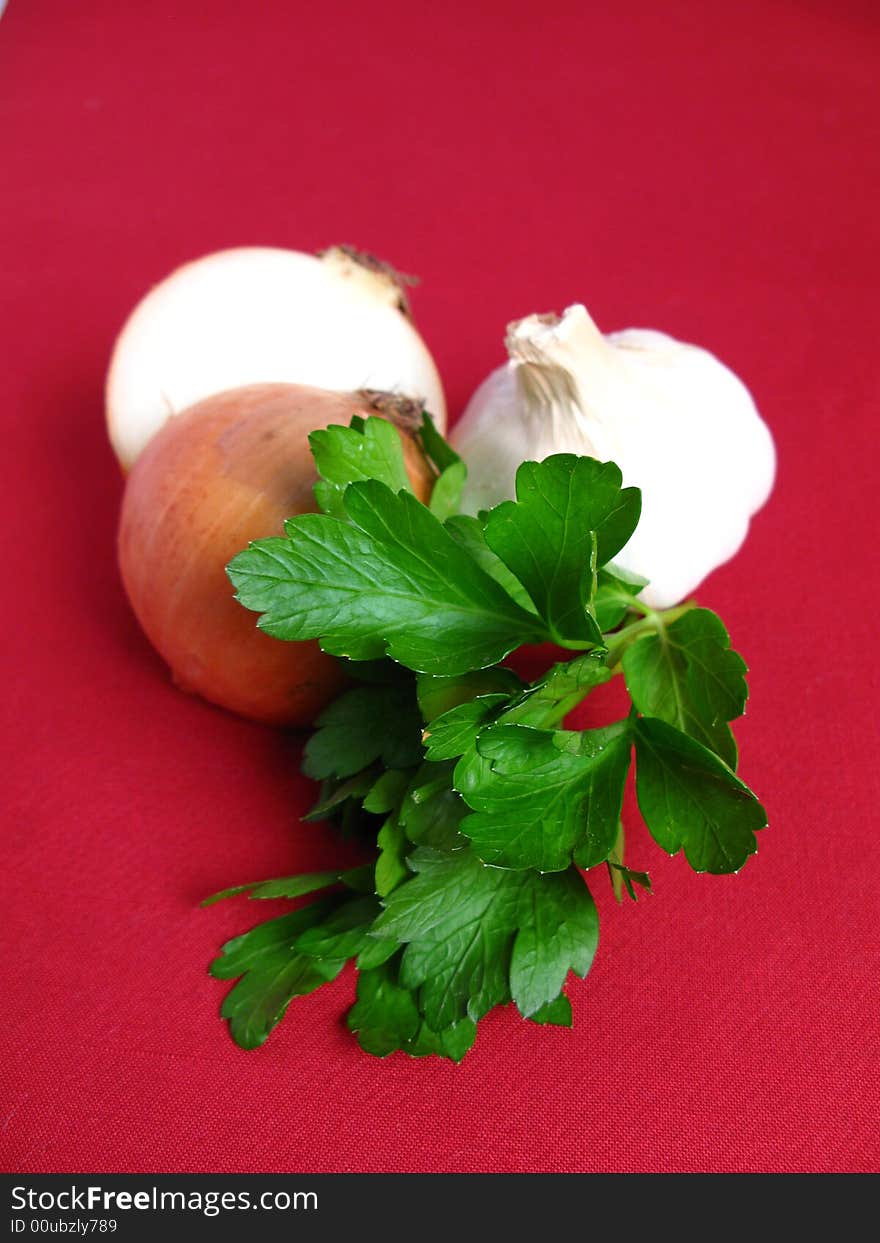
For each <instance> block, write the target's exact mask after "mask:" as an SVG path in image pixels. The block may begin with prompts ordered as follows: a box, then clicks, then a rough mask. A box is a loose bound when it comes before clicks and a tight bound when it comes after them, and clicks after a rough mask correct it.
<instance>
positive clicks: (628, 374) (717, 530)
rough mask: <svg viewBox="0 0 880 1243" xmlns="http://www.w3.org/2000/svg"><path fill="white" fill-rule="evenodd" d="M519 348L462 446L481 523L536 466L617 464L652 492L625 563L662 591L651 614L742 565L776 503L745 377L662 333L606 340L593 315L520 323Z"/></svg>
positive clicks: (510, 344)
mask: <svg viewBox="0 0 880 1243" xmlns="http://www.w3.org/2000/svg"><path fill="white" fill-rule="evenodd" d="M507 349H508V353H509V354H510V361H509V362H508V363H507V364H505V365H504V366H502V367H499V368H498V370H497V371H493V372H492V374H491V375H490V376H489V377H488V379H487V380H485V382H484V383H483V384H482V385H481V386H480V387H479V388H478V389H477V391H476V393H474V395H473V397H472V398H471V400H470V402H469V404H468V406H467V409H466V410H465V413H464V415H463V417H462V419H461V421H460V422H459V424H458V425H457V427H456V428H455V430H454V432H453V436H452V439H453V443H454V444H455V447H456V449H457V450H458V452H459V453H460V454H461V455H462V457H463V458H464V459H465V461H466V462H467V466H468V472H469V473H468V482H467V487H466V491H465V498H464V504H465V508H466V509H467V510H468V511H469V512H470V513H476V512H477V511H478V510H480V509H485V508H487V507H489V506H491V505H495V504H497V502H498V501H500V500H503V499H505V498H507V497H512V496H513V495H514V478H515V475H516V469H517V467H518V466H519V464H520V462H522V461H524V460H525V459H532V460H538V461H540V460H542V459H543V458H545V457H548V456H549V455H550V454H552V453H561V452H569V453H577V454H582V455H586V456H590V457H595V458H598V459H600V460H601V461H614V462H616V463H617V464H618V466H619V467H620V469H621V471H622V472H623V479H624V483H625V484H635V485H637V486H638V487H639V488H641V490H642V518H641V521H640V523H639V526H638V529H637V530H636V532H635V534H634V535H633V536H632V538H631V539H630V541H629V543H628V544H627V545H626V547H625V548H624V549H623V550H622V551H621V552H620V553H618V555H617V556H616V557H615V564H616V565H618V566H620V567H621V568H622V569H624V570H627V571H629V572H630V573H634V574H638V575H641V576H642V577H644V578H646V579H648V580H649V585H648V586H647V587H646V588H645V589H644V591H643V592H642V593H641V599H642V600H644V601H645V603H646V604H648V605H650V606H651V607H653V608H667V607H669V606H670V605H672V604H675V603H676V602H677V601H679V600H681V599H683V598H684V597H685V596H686V595H688V594H689V593H690V592H691V591H693V589H694V588H695V587H696V586H697V585H698V584H699V583H700V582H702V580H703V579H704V578H705V577H706V575H707V574H708V573H709V572H710V571H711V570H713V569H714V568H715V567H716V566H718V565H721V564H722V562H724V561H727V560H728V559H729V558H730V557H732V556H733V555H734V553H735V552H736V551H737V550H738V549H739V547H740V545H741V544H742V542H743V540H744V539H745V536H746V532H747V530H748V525H749V519H750V517H751V516H752V514H753V513H755V511H756V510H758V509H759V508H760V507H761V505H763V504H764V502H765V501H766V499H767V497H768V496H769V495H770V491H771V489H772V486H773V478H774V473H775V465H776V455H775V451H774V447H773V441H772V439H771V437H770V433H769V431H768V429H767V427H766V425H765V423H764V422H763V421H762V419H761V417H760V415H759V414H758V411H757V409H756V408H755V404H754V402H753V401H752V398H751V396H750V395H749V392H748V390H747V389H746V388H745V386H744V385H743V384H742V382H741V381H740V380H739V379H737V377H736V376H735V375H734V374H733V372H732V371H730V370H729V369H728V368H727V367H725V366H724V365H723V363H720V362H719V361H718V359H717V358H715V357H714V356H713V355H712V354H710V353H709V352H708V351H706V350H703V349H700V348H698V347H697V346H695V345H686V344H684V343H683V342H681V341H675V340H674V339H673V338H672V337H668V336H666V335H665V333H662V332H654V331H652V330H649V329H642V328H629V329H627V330H626V331H624V332H615V333H612V334H611V335H610V336H607V337H605V336H603V335H602V333H601V332H600V331H599V329H598V328H597V327H596V325H595V324H594V323H593V321H592V319H591V318H590V316H589V315H588V314H587V311H586V308H585V307H583V306H581V305H575V306H571V307H569V308H568V309H567V310H566V311H565V313H564V314H563V315H562V317H561V318H560V317H559V316H556V315H530V316H528V318H526V319H522V320H519V321H518V322H517V323H514V324H511V326H510V327H509V329H508V333H507Z"/></svg>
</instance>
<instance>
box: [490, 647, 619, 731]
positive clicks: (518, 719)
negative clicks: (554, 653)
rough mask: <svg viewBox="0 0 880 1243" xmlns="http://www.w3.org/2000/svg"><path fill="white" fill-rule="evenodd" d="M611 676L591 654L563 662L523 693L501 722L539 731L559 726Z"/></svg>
mask: <svg viewBox="0 0 880 1243" xmlns="http://www.w3.org/2000/svg"><path fill="white" fill-rule="evenodd" d="M612 676H613V675H612V673H611V670H610V669H609V668H608V667H607V665H605V664H604V663H603V661H602V658H601V657H599V656H596V655H595V654H594V653H592V652H588V653H587V654H586V655H584V656H576V657H575V658H574V659H573V660H569V661H563V662H562V663H561V664H558V665H553V667H552V668H551V669H549V670H548V671H547V673H546V674H545V675H544V676H543V677H542V678H540V679H539V680H538V681H537V682H535V683H534V685H533V686H530V687H528V688H527V689H526V690H524V691H523V693H522V696H521V697H520V699H519V700H517V701H516V702H515V703H513V704H512V705H511V707H510V708H508V709H506V710H505V711H504V713H503V714H502V715H501V717H500V720H501V721H502V722H503V723H504V724H505V725H508V724H509V725H533V726H534V727H535V728H537V729H547V728H549V727H550V726H553V725H558V724H559V723H560V721H562V720H563V718H564V717H566V716H567V715H568V713H569V712H570V711H571V709H572V708H575V707H577V705H578V704H579V703H581V701H582V700H583V699H585V698H586V696H587V695H588V694H589V693H590V691H591V690H592V689H593V687H595V686H601V685H603V683H605V682H608V681H609V680H610V679H611V677H612Z"/></svg>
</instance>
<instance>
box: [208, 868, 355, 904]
mask: <svg viewBox="0 0 880 1243" xmlns="http://www.w3.org/2000/svg"><path fill="white" fill-rule="evenodd" d="M338 880H339V873H338V872H305V873H303V874H302V875H300V876H281V877H279V878H278V879H277V880H258V881H252V882H251V883H250V884H247V885H233V886H232V888H231V889H221V890H220V892H219V893H213V894H211V896H210V898H205V899H203V901H202V903H201V905H202V906H212V905H213V904H214V903H215V902H220V901H222V900H223V899H224V898H233V897H235V896H236V895H237V894H240V893H247V892H248V891H249V890H250V896H251V897H252V898H301V897H302V896H303V894H306V893H315V891H316V890H318V889H327V888H328V886H330V885H335V884H336V883H337V881H338Z"/></svg>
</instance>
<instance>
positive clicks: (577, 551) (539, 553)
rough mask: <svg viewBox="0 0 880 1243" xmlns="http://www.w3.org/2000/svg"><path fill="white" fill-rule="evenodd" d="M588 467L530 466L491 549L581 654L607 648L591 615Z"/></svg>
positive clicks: (561, 459)
mask: <svg viewBox="0 0 880 1243" xmlns="http://www.w3.org/2000/svg"><path fill="white" fill-rule="evenodd" d="M587 460H588V459H586V458H575V457H572V456H570V455H568V454H558V455H556V456H554V457H550V458H547V459H546V460H545V461H543V462H541V463H538V462H523V464H522V465H521V466H520V468H519V470H518V471H517V472H516V497H517V499H516V500H515V501H503V502H502V503H501V504H500V505H496V506H495V508H494V509H492V510H491V511H490V513H489V515H488V517H487V519H486V525H485V537H486V543H487V544H488V545H489V547H490V548H491V550H492V551H493V552H494V553H495V554H496V556H498V557H500V558H501V560H502V561H503V562H504V564H505V565H506V566H507V568H508V569H509V570H510V571H511V572H512V573H513V574H514V575H515V576H516V577H517V578H518V579H519V581H520V582H521V583H522V584H523V586H524V587H525V589H526V591H527V592H528V593H529V598H530V599H531V601H532V603H533V604H534V606H535V608H536V609H537V611H538V614H539V616H541V617H542V618H543V619H544V621H545V622H546V623H547V626H548V629H549V631H550V635H551V638H552V639H553V640H554V642H556V643H561V644H568V643H572V644H574V645H575V646H586V645H593V646H595V645H600V644H601V642H602V635H601V632H600V630H599V628H598V626H597V625H596V622H595V619H594V618H593V617H592V616H591V615H590V612H589V609H590V605H591V603H592V594H593V586H594V584H593V578H594V575H595V572H596V548H597V542H596V541H597V536H596V531H595V529H594V528H593V527H591V526H590V522H589V518H590V517H591V515H592V510H591V507H590V501H589V492H588V491H587V490H585V489H584V487H583V486H582V485H579V481H578V479H577V475H578V474H579V473H581V472H580V471H579V470H578V466H577V463H579V462H586V461H587ZM618 488H619V484H618Z"/></svg>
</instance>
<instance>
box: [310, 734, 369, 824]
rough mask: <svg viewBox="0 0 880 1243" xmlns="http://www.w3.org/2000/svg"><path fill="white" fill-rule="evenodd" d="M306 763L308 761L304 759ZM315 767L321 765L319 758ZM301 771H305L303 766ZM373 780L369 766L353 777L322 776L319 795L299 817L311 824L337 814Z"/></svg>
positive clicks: (360, 794) (367, 789)
mask: <svg viewBox="0 0 880 1243" xmlns="http://www.w3.org/2000/svg"><path fill="white" fill-rule="evenodd" d="M319 745H320V744H319ZM307 749H308V744H307ZM331 758H333V757H331ZM307 763H308V761H307V760H306V764H307ZM316 767H318V768H320V767H322V765H321V762H320V760H319V761H318V763H317V765H316ZM324 767H326V765H325V766H324ZM303 771H305V766H304V768H303ZM375 781H376V773H375V771H374V770H373V769H371V768H367V769H362V770H361V772H359V773H355V775H354V776H353V777H349V778H347V779H346V780H344V781H343V780H340V779H338V778H335V777H324V778H322V779H321V795H320V797H319V799H318V801H317V803H315V805H314V806H313V807H312V808H310V810H309V811H308V812H306V814H305V815H304V816H302V817H301V818H302V820H303V821H304V822H307V823H309V824H311V823H313V822H314V821H316V820H327V819H329V818H330V817H331V816H338V815H339V813H340V812H341V811H342V810H344V808H345V804H346V803H347V802H348V801H349V799H352V800H354V801H357V800H358V799H361V798H362V797H363V796H364V795H365V794H366V793H367V792H368V791H369V790H370V788H371V787H372V785H373V784H374V783H375Z"/></svg>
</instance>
